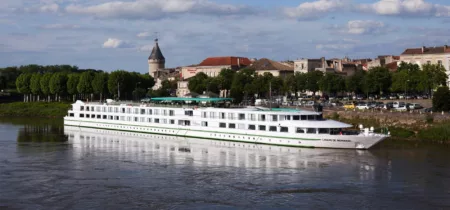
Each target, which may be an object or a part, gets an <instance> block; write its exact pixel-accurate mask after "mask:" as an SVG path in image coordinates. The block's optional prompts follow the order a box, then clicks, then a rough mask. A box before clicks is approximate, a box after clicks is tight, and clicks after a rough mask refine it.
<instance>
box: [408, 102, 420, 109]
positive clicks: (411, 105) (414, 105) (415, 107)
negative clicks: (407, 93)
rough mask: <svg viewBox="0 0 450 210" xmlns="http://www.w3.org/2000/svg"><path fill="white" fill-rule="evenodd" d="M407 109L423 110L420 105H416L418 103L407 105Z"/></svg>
mask: <svg viewBox="0 0 450 210" xmlns="http://www.w3.org/2000/svg"><path fill="white" fill-rule="evenodd" d="M408 107H409V108H410V109H422V108H423V106H422V105H420V104H418V103H412V104H409V106H408Z"/></svg>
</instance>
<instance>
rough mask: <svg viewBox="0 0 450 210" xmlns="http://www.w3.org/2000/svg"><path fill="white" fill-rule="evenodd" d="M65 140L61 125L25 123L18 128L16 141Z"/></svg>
mask: <svg viewBox="0 0 450 210" xmlns="http://www.w3.org/2000/svg"><path fill="white" fill-rule="evenodd" d="M64 141H67V138H66V136H65V135H64V130H63V126H62V125H51V124H25V125H23V127H22V128H20V129H19V132H18V134H17V142H64Z"/></svg>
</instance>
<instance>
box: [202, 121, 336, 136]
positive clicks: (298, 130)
mask: <svg viewBox="0 0 450 210" xmlns="http://www.w3.org/2000/svg"><path fill="white" fill-rule="evenodd" d="M202 126H205V127H207V126H208V122H202ZM256 126H257V125H248V126H247V130H256ZM219 127H220V128H231V129H235V128H236V124H235V123H228V127H227V124H226V123H219ZM268 127H269V131H272V132H277V131H278V129H277V127H278V126H268ZM238 128H239V129H246V128H245V124H238ZM258 130H260V131H267V126H265V125H258ZM340 131H341V129H339V128H318V129H317V128H296V130H295V132H296V133H310V134H316V133H319V134H329V133H332V134H337V133H339V132H340ZM279 132H282V133H288V132H289V128H288V127H284V126H280V130H279Z"/></svg>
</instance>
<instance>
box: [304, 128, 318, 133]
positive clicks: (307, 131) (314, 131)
mask: <svg viewBox="0 0 450 210" xmlns="http://www.w3.org/2000/svg"><path fill="white" fill-rule="evenodd" d="M306 133H316V129H315V128H307V129H306Z"/></svg>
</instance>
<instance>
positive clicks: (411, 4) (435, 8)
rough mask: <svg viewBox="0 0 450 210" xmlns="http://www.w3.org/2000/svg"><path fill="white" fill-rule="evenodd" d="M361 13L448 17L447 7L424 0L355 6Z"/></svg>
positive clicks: (380, 2)
mask: <svg viewBox="0 0 450 210" xmlns="http://www.w3.org/2000/svg"><path fill="white" fill-rule="evenodd" d="M357 9H358V10H360V11H361V12H369V13H374V14H377V15H398V16H449V13H450V8H449V7H448V6H444V5H439V4H432V3H428V2H426V1H425V0H380V1H378V2H375V3H373V4H361V5H358V6H357Z"/></svg>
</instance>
